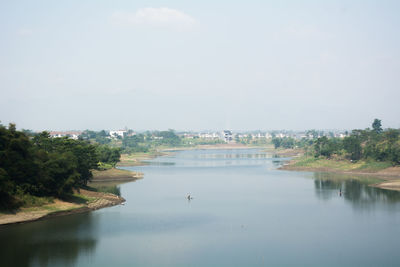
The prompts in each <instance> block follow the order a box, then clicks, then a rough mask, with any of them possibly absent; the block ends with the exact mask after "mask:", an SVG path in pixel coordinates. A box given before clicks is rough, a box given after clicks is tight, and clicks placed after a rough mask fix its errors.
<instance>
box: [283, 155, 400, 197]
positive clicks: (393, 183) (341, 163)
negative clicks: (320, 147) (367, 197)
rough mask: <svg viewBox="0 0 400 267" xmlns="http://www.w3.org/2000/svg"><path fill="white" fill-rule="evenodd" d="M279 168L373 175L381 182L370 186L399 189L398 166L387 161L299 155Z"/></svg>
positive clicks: (399, 173) (399, 170) (399, 172)
mask: <svg viewBox="0 0 400 267" xmlns="http://www.w3.org/2000/svg"><path fill="white" fill-rule="evenodd" d="M279 169H281V170H288V171H309V172H331V173H340V174H349V175H357V176H364V177H374V178H377V179H379V180H381V181H382V182H381V183H376V184H373V185H372V186H375V187H379V188H383V189H389V190H396V191H400V167H398V166H397V167H393V166H392V165H391V164H390V163H387V162H376V161H357V162H351V161H349V160H343V159H325V158H314V157H311V156H301V157H298V158H295V159H292V160H291V161H289V162H288V163H287V164H285V165H283V166H282V167H280V168H279Z"/></svg>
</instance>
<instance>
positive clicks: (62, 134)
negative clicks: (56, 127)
mask: <svg viewBox="0 0 400 267" xmlns="http://www.w3.org/2000/svg"><path fill="white" fill-rule="evenodd" d="M81 134H82V132H81V131H65V132H57V131H51V132H50V137H53V138H55V137H68V138H71V139H74V140H77V139H78V138H79V136H80V135H81Z"/></svg>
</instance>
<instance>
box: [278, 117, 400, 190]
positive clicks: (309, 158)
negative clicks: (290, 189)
mask: <svg viewBox="0 0 400 267" xmlns="http://www.w3.org/2000/svg"><path fill="white" fill-rule="evenodd" d="M399 136H400V131H399V130H398V129H385V130H383V129H382V126H381V121H380V120H378V119H375V120H374V122H373V124H372V129H369V128H367V129H364V130H358V129H357V130H353V131H352V132H351V133H350V134H349V135H348V136H346V137H344V138H328V137H326V136H322V137H316V138H314V139H312V140H301V141H296V140H288V139H277V138H275V139H273V140H272V141H273V143H274V145H275V148H276V149H278V151H279V150H282V148H285V149H286V150H288V149H292V148H297V149H296V150H297V151H298V152H299V153H297V155H296V157H294V158H293V159H292V160H291V161H289V162H288V163H287V164H285V165H284V166H282V167H281V168H280V169H282V170H295V171H314V172H335V173H343V174H352V175H361V176H369V177H371V176H373V177H376V178H379V179H380V180H383V182H381V183H377V184H374V186H377V187H381V188H385V189H391V190H400V139H399ZM299 149H301V150H299Z"/></svg>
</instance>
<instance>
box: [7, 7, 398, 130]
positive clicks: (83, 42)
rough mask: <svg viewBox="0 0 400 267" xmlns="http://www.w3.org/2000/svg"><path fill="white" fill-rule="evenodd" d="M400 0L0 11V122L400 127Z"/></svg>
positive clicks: (78, 125) (196, 127) (184, 127)
mask: <svg viewBox="0 0 400 267" xmlns="http://www.w3.org/2000/svg"><path fill="white" fill-rule="evenodd" d="M399 12H400V1H384V0H383V1H382V0H379V1H366V0H362V1H349V0H345V1H265V0H260V1H254V0H247V1H233V0H230V1H216V0H213V1H208V0H202V1H188V0H185V1H184V0H182V1H141V0H135V1H133V0H130V1H99V0H93V1H53V0H51V1H0V36H1V37H0V120H1V123H2V124H8V123H9V122H15V123H17V127H18V128H27V129H34V130H43V129H58V130H67V129H77V130H80V129H88V128H89V129H96V130H99V129H113V128H123V127H125V126H127V127H128V128H132V129H139V130H140V129H168V128H173V129H177V130H187V129H193V130H200V129H223V128H230V129H243V130H255V129H311V128H318V129H322V128H331V129H332V128H338V129H353V128H366V127H369V126H370V124H371V122H372V120H373V119H374V118H375V117H377V118H380V119H382V121H383V126H384V127H395V128H400V119H399V118H400V116H399V115H400V105H399V100H400V53H399V51H400V16H399Z"/></svg>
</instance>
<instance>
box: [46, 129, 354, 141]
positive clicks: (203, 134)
mask: <svg viewBox="0 0 400 267" xmlns="http://www.w3.org/2000/svg"><path fill="white" fill-rule="evenodd" d="M86 132H88V130H86V131H50V132H49V133H50V136H51V137H68V138H71V139H75V140H76V139H79V138H80V137H81V136H82V135H83V134H85V133H86ZM155 132H157V131H154V132H152V138H153V139H162V138H163V137H162V136H157V134H156V133H155ZM139 133H142V132H136V131H134V130H131V129H124V130H108V131H106V130H105V131H104V134H105V135H106V137H107V138H110V139H121V138H124V137H129V136H134V135H137V134H139ZM175 134H176V135H178V136H179V137H181V138H186V139H204V140H220V141H225V142H227V143H230V142H235V140H238V139H243V138H246V139H251V140H261V139H272V138H285V137H286V138H289V137H290V138H294V139H296V140H301V139H315V138H319V137H322V136H327V137H332V138H333V137H335V138H344V137H346V136H349V132H348V131H345V130H308V131H286V130H274V131H243V132H242V131H232V130H222V131H200V132H195V131H187V132H175Z"/></svg>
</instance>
